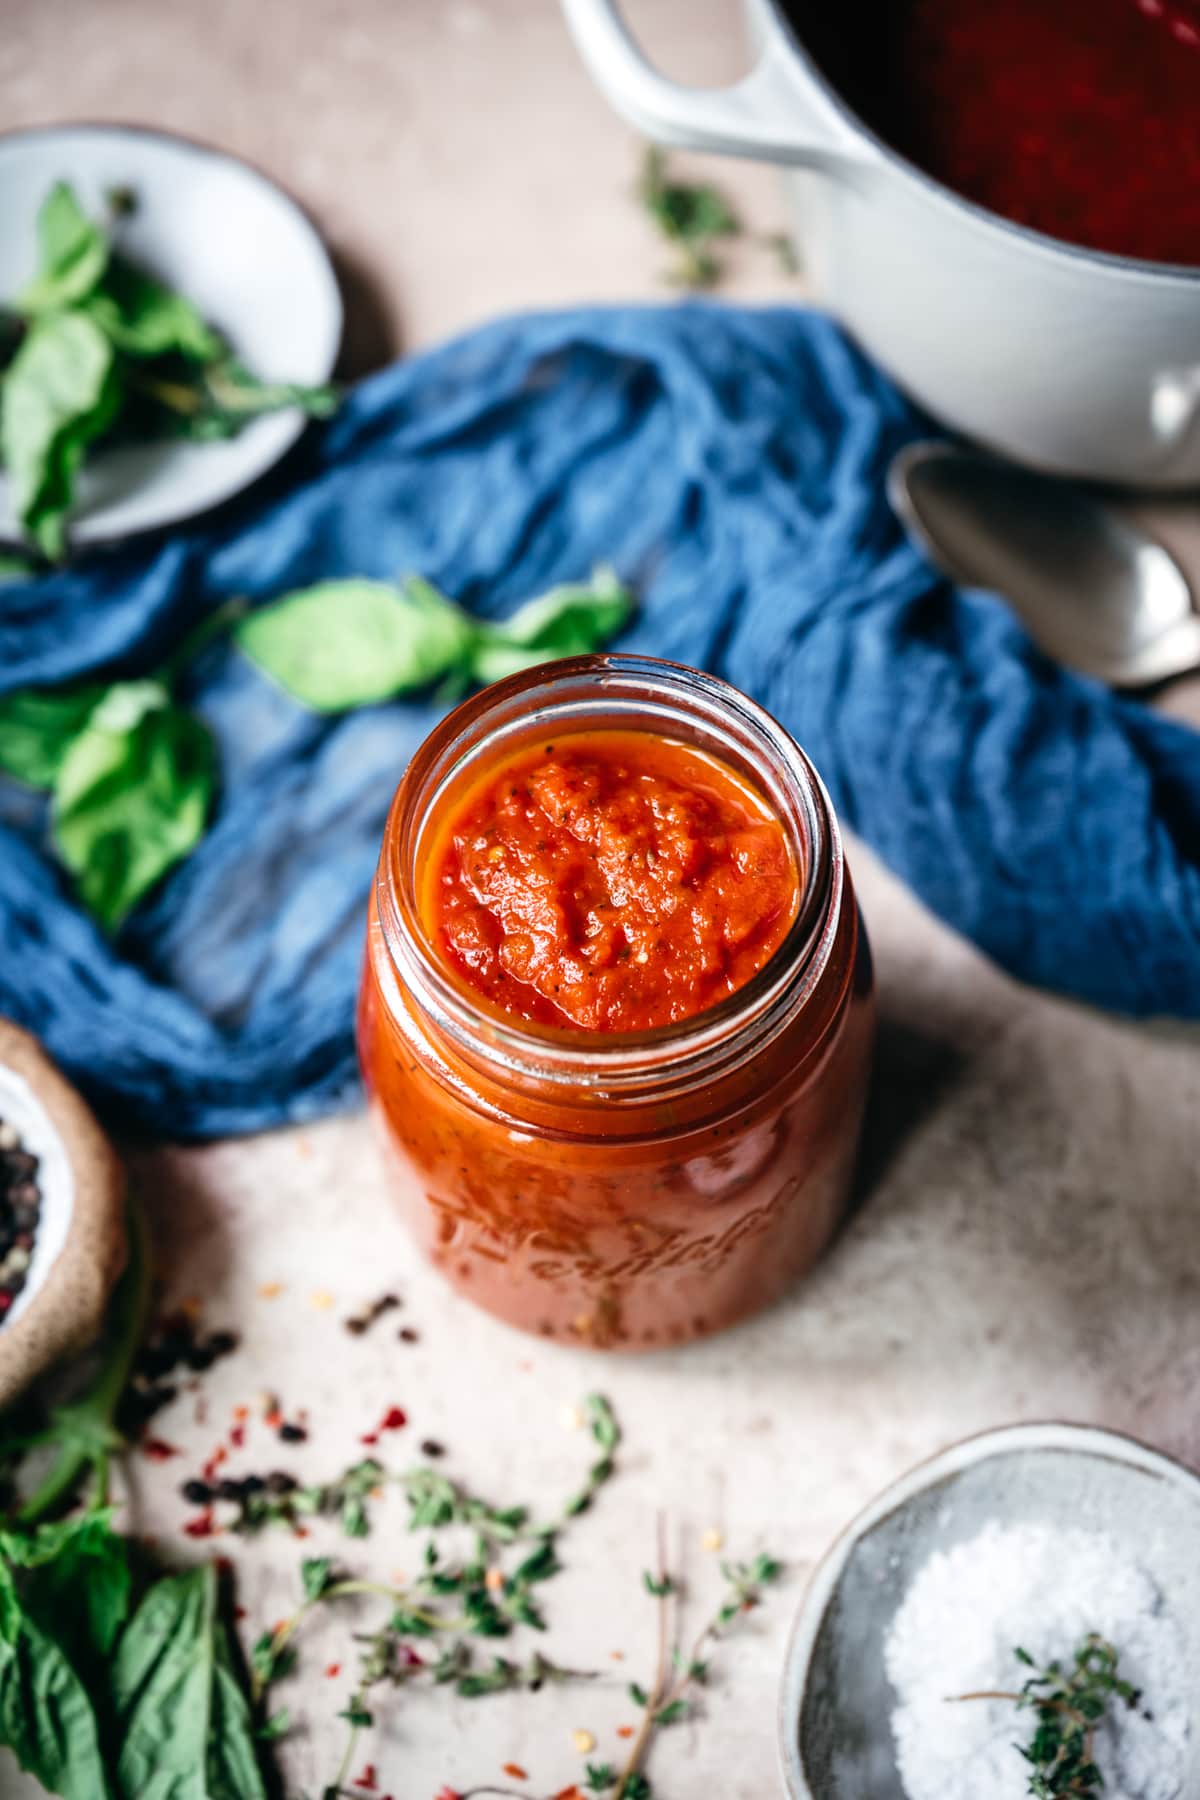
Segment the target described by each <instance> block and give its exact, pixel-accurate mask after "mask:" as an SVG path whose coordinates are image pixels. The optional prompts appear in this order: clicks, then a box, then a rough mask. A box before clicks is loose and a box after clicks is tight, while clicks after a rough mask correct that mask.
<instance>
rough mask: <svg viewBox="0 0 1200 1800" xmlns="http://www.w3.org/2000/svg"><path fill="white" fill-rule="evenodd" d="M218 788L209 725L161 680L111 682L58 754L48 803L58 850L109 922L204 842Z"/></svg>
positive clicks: (93, 907) (116, 921) (92, 907)
mask: <svg viewBox="0 0 1200 1800" xmlns="http://www.w3.org/2000/svg"><path fill="white" fill-rule="evenodd" d="M215 786H216V769H215V757H214V753H213V744H212V739H211V737H210V735H209V732H208V729H207V727H206V726H205V725H204V724H203V723H202V722H201V720H199V719H198V718H197V717H196V716H195V715H194V714H193V713H190V712H188V711H187V710H186V709H185V708H183V707H180V706H176V705H174V704H173V703H172V701H171V697H170V694H169V693H168V691H167V689H166V688H165V687H164V686H163V685H162V683H161V682H157V681H129V682H120V683H118V684H117V685H116V686H115V687H112V688H110V689H109V691H108V693H107V694H106V695H105V696H104V698H103V700H102V701H101V702H100V704H99V705H98V706H97V707H96V709H95V710H94V712H93V713H92V714H91V716H90V718H89V719H88V722H87V724H86V725H85V727H84V729H83V730H82V731H81V732H80V733H79V735H78V736H77V737H76V738H74V739H73V741H72V742H71V744H70V746H69V748H68V749H67V752H66V754H65V756H64V757H63V759H62V762H61V764H60V766H59V769H58V773H57V776H56V778H55V783H54V804H53V810H52V824H53V835H54V842H55V846H56V848H57V850H58V853H59V856H60V857H61V858H62V861H63V862H64V863H65V865H66V867H67V868H68V869H69V870H70V871H71V873H72V874H73V875H74V876H75V879H76V883H77V886H78V889H79V893H80V897H81V899H82V900H83V902H84V904H85V905H86V906H87V907H88V909H89V911H91V912H92V913H93V914H94V915H95V916H96V917H97V918H98V919H99V920H100V922H101V923H102V924H103V925H105V926H106V927H108V929H110V930H115V929H116V927H117V926H118V925H120V923H121V922H122V920H123V919H124V918H125V916H126V915H127V913H128V912H129V911H130V909H131V908H132V907H133V906H135V905H136V904H137V902H138V901H139V900H140V899H141V898H142V896H143V894H145V893H147V892H148V891H149V890H150V889H151V888H152V887H153V886H154V885H155V883H156V882H157V881H159V880H160V878H161V877H162V876H163V875H165V874H166V872H167V871H168V869H170V868H172V867H173V866H174V865H175V864H176V863H177V862H179V861H180V860H181V858H183V857H185V856H186V855H187V854H188V853H189V851H191V850H192V849H194V847H195V846H196V844H197V843H198V842H199V841H200V839H201V837H202V836H203V835H204V829H205V825H206V824H207V821H208V812H209V807H210V805H211V803H212V798H213V792H214V788H215Z"/></svg>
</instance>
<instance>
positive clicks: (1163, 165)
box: [791, 0, 1200, 264]
mask: <svg viewBox="0 0 1200 1800" xmlns="http://www.w3.org/2000/svg"><path fill="white" fill-rule="evenodd" d="M791 10H792V11H793V14H794V16H795V20H796V25H797V29H798V31H799V33H800V35H801V37H802V38H803V39H804V40H805V41H806V42H807V43H808V45H809V46H810V48H811V49H812V50H813V52H814V54H815V55H816V57H817V60H818V62H819V63H820V64H821V65H822V66H823V68H824V69H825V72H826V73H827V75H828V76H829V78H830V80H831V81H832V82H833V84H834V85H835V86H836V87H837V88H839V89H840V91H841V92H842V93H843V94H844V95H845V97H846V99H847V100H848V101H849V102H850V104H851V105H852V106H853V107H854V109H855V110H856V111H857V112H858V113H859V114H860V115H861V116H862V117H863V119H864V120H865V121H866V122H867V123H868V124H869V125H871V126H872V127H873V128H874V129H875V130H876V131H877V132H878V133H879V135H880V136H881V137H883V138H884V139H885V140H886V141H887V142H889V143H890V144H891V145H892V146H893V147H894V148H895V149H897V150H899V151H900V153H901V154H902V155H904V156H906V157H908V158H909V159H910V160H911V161H912V162H914V163H916V164H917V165H918V166H919V167H920V168H922V169H924V170H925V171H926V172H927V173H929V174H931V175H933V176H934V177H935V178H936V179H937V180H939V181H942V182H944V183H945V184H946V186H948V187H950V188H953V189H955V190H956V191H957V192H958V193H960V194H962V195H964V196H965V197H966V198H968V199H970V200H974V201H976V202H977V203H978V204H979V205H981V206H985V207H987V208H988V209H989V210H990V211H992V212H995V213H999V214H1000V215H1002V216H1003V217H1004V218H1006V219H1012V220H1014V221H1016V222H1017V223H1018V224H1022V225H1027V226H1031V227H1032V228H1033V229H1034V230H1037V231H1042V232H1045V233H1047V234H1048V235H1049V236H1051V237H1056V238H1061V239H1064V240H1066V241H1067V242H1069V243H1074V244H1080V245H1085V246H1087V247H1089V248H1091V249H1096V250H1106V251H1111V252H1114V253H1116V254H1119V255H1123V256H1131V257H1137V258H1141V259H1144V260H1148V261H1154V262H1173V263H1184V264H1200V0H860V3H859V4H858V5H855V6H853V7H836V8H835V7H834V6H832V5H831V4H830V3H829V0H793V5H792V9H791Z"/></svg>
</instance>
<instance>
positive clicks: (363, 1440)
mask: <svg viewBox="0 0 1200 1800" xmlns="http://www.w3.org/2000/svg"><path fill="white" fill-rule="evenodd" d="M358 1441H359V1443H360V1444H365V1445H366V1446H367V1448H368V1450H373V1449H374V1448H375V1446H376V1444H377V1443H378V1442H379V1433H378V1432H377V1431H364V1433H363V1435H362V1436H361V1437H360V1438H359V1440H358Z"/></svg>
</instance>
